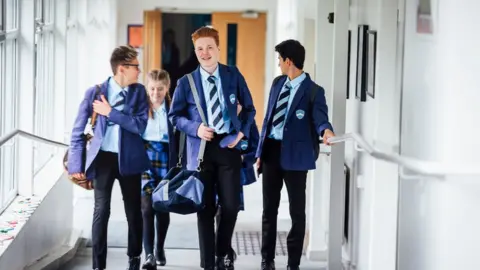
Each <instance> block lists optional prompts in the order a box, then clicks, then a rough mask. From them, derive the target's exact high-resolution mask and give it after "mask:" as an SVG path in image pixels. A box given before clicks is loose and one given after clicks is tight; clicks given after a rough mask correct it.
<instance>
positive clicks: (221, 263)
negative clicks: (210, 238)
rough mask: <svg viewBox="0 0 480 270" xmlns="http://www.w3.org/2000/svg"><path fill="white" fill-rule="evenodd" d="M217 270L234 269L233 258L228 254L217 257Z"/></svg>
mask: <svg viewBox="0 0 480 270" xmlns="http://www.w3.org/2000/svg"><path fill="white" fill-rule="evenodd" d="M216 265H217V270H234V269H235V267H234V266H233V260H232V259H231V258H230V256H228V255H227V256H225V257H217V263H216Z"/></svg>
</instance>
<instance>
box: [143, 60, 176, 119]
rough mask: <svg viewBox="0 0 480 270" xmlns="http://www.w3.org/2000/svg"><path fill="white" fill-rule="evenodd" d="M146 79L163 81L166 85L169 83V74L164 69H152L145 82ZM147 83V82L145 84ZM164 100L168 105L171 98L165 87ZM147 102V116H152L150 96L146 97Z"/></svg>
mask: <svg viewBox="0 0 480 270" xmlns="http://www.w3.org/2000/svg"><path fill="white" fill-rule="evenodd" d="M148 81H155V82H158V81H160V82H164V83H165V84H166V85H169V84H170V75H169V74H168V72H167V71H166V70H164V69H154V70H152V71H150V72H148V74H147V82H148ZM147 85H148V84H147ZM165 101H166V102H167V105H168V106H170V103H171V102H172V99H171V97H170V93H169V91H168V89H167V93H166V94H165ZM148 103H149V104H150V109H149V110H148V117H149V118H153V104H152V101H151V100H150V98H148Z"/></svg>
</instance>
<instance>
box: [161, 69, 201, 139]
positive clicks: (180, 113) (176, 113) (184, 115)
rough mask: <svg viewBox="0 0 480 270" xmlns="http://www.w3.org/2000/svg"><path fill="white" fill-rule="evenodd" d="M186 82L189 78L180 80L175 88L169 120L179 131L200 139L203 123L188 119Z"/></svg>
mask: <svg viewBox="0 0 480 270" xmlns="http://www.w3.org/2000/svg"><path fill="white" fill-rule="evenodd" d="M186 81H187V78H186V77H185V76H184V77H182V78H181V79H180V80H178V83H177V88H175V92H174V93H173V99H172V105H171V108H170V112H169V113H168V118H169V119H170V122H171V123H172V125H173V126H174V127H175V128H176V129H177V130H180V131H183V132H185V133H186V134H187V135H188V136H192V137H198V135H197V130H198V127H199V126H200V125H201V124H202V123H201V122H197V121H193V120H190V119H188V103H187V97H186V93H187V85H186Z"/></svg>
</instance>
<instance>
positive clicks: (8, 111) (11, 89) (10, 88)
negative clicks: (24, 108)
mask: <svg viewBox="0 0 480 270" xmlns="http://www.w3.org/2000/svg"><path fill="white" fill-rule="evenodd" d="M5 45H6V53H5V60H6V66H5V67H6V69H5V96H4V97H5V110H4V113H5V116H6V119H5V121H2V123H4V126H3V130H4V131H6V132H9V131H12V130H14V129H16V128H17V121H18V117H17V104H18V94H17V93H18V89H17V85H18V80H17V78H18V67H17V62H18V60H17V59H18V55H17V46H18V45H17V40H16V39H12V40H7V41H6V43H5ZM4 147H5V148H6V149H5V155H6V156H7V157H6V158H7V159H8V162H9V165H7V166H6V168H5V169H4V170H2V172H4V173H5V174H4V179H5V181H4V184H5V185H4V192H5V193H6V196H7V195H8V194H11V193H12V192H13V193H16V189H17V186H16V182H15V172H16V171H15V164H16V162H15V161H16V158H15V150H16V148H15V145H14V141H13V140H12V141H11V142H10V143H7V144H6V145H4ZM7 197H9V196H7Z"/></svg>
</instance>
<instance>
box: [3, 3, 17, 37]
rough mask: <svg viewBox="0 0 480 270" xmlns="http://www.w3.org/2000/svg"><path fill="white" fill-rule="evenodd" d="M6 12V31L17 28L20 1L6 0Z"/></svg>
mask: <svg viewBox="0 0 480 270" xmlns="http://www.w3.org/2000/svg"><path fill="white" fill-rule="evenodd" d="M5 1H6V6H5V9H6V12H5V30H12V29H15V28H17V25H18V23H17V14H18V7H19V5H18V1H17V0H5Z"/></svg>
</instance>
